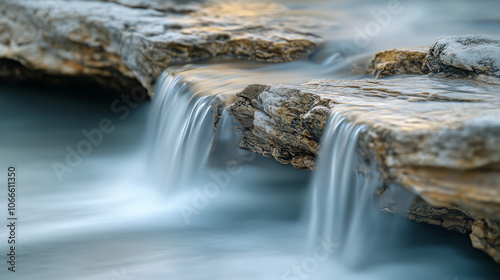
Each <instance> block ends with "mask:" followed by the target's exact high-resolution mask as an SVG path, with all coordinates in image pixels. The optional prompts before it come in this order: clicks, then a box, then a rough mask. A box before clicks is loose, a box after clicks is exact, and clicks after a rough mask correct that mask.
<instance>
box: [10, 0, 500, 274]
mask: <svg viewBox="0 0 500 280" xmlns="http://www.w3.org/2000/svg"><path fill="white" fill-rule="evenodd" d="M282 2H283V3H285V4H287V5H289V8H291V9H294V10H295V11H297V12H303V13H308V14H310V15H313V16H315V17H317V18H325V19H328V20H331V21H338V22H340V23H341V25H342V27H341V28H338V29H334V30H326V31H321V32H325V33H324V34H325V35H327V36H328V38H329V39H330V40H329V42H328V43H327V44H326V46H325V47H324V48H323V49H322V50H319V51H318V52H316V53H314V54H312V55H311V56H310V57H309V58H308V59H307V60H303V61H296V62H291V63H286V64H282V65H270V64H258V63H251V62H233V61H227V62H224V63H217V64H214V63H208V62H207V63H203V64H195V65H188V66H177V67H173V68H172V69H169V71H173V72H176V73H178V75H183V77H184V78H186V79H187V80H190V81H193V82H195V84H194V85H192V86H188V85H186V84H184V83H183V81H182V80H181V79H178V80H175V79H174V77H175V76H169V75H166V76H165V77H164V80H163V81H164V82H165V83H167V82H168V84H169V85H170V87H164V91H163V92H162V94H164V95H163V96H161V95H160V94H158V92H157V96H156V97H162V98H164V99H163V100H170V101H169V102H166V103H163V102H161V100H162V99H161V98H157V99H155V101H154V102H156V104H152V103H153V102H152V101H149V100H146V101H143V102H141V103H140V104H139V105H138V106H137V107H135V108H133V107H131V106H129V105H126V104H125V103H124V102H123V101H121V100H122V97H121V96H120V95H115V94H112V93H110V92H107V91H105V90H98V89H95V88H82V87H81V86H78V87H73V88H72V87H69V88H50V87H46V86H41V85H33V86H27V85H7V84H2V85H1V86H0V117H1V122H0V131H2V137H1V138H0V168H4V170H5V171H6V169H7V167H8V166H9V165H12V164H13V165H15V166H16V168H17V170H18V206H17V207H18V213H17V216H18V217H19V221H18V229H17V230H18V240H17V244H16V245H17V246H16V248H17V254H18V255H17V266H16V268H17V272H16V273H11V272H8V271H7V264H6V263H5V262H4V261H3V262H2V265H0V278H1V279H115V280H129V279H181V280H187V279H449V280H452V279H457V280H458V279H460V280H461V279H498V275H500V274H499V273H500V267H499V266H498V264H495V263H494V262H493V261H492V260H491V259H490V258H489V257H487V256H486V255H485V254H484V253H482V252H479V251H477V250H475V249H473V248H471V245H470V241H469V239H468V237H466V236H462V235H459V234H456V233H453V232H448V231H446V230H442V229H440V228H436V227H432V226H428V225H423V224H416V223H413V222H410V221H408V220H406V219H405V218H402V217H397V216H396V217H390V218H387V219H389V220H388V221H383V222H384V223H379V224H378V226H380V225H390V226H391V231H390V232H387V231H385V232H384V231H382V234H381V233H380V232H381V231H380V230H377V228H373V229H372V228H370V227H369V226H374V227H376V226H377V223H373V221H372V223H367V226H368V227H364V228H363V229H362V230H363V231H364V232H363V233H362V234H360V233H359V232H358V234H352V236H356V237H358V238H360V240H359V244H358V243H356V240H355V238H351V240H350V241H349V248H355V249H356V250H354V251H355V252H357V253H356V254H354V257H353V256H352V255H351V256H349V258H354V259H355V260H354V262H352V261H347V262H346V261H345V258H344V257H343V256H342V255H340V256H339V255H338V254H336V253H334V249H332V248H330V247H328V245H325V244H328V240H327V241H326V243H325V240H319V241H318V240H314V238H313V240H312V241H311V242H309V244H308V242H307V240H308V227H309V226H310V216H309V214H310V213H309V212H308V209H309V208H310V206H311V205H310V204H309V203H313V201H314V200H309V198H310V197H309V190H310V188H311V186H310V184H311V181H314V184H318V180H319V184H320V185H321V177H319V179H318V176H319V175H318V174H317V173H314V174H313V173H312V172H308V171H299V170H295V169H293V168H291V167H290V166H285V165H281V164H279V163H277V162H276V161H275V160H273V159H268V158H262V157H260V156H257V155H253V154H249V153H244V152H241V151H238V150H237V149H234V148H231V146H234V144H235V142H237V141H235V139H234V137H237V135H231V133H230V131H233V130H232V121H231V120H229V119H227V118H228V116H227V114H225V113H224V114H223V115H224V116H226V119H223V120H222V121H221V122H220V126H219V128H218V129H219V130H218V131H213V130H212V127H211V125H212V123H213V122H212V121H213V120H212V119H210V118H211V114H209V113H207V112H211V111H210V110H213V108H211V107H210V106H209V105H210V102H208V101H212V100H213V98H214V96H215V95H216V94H225V95H230V94H235V93H236V92H238V91H239V90H241V89H243V88H244V87H245V86H246V85H248V84H250V83H271V82H276V83H299V82H304V81H307V80H309V79H313V78H334V79H355V78H361V77H364V75H363V72H362V71H361V72H359V71H358V72H356V71H355V72H354V73H353V72H352V70H353V69H356V67H359V65H363V64H364V65H366V63H367V62H368V61H369V59H370V57H371V56H372V55H373V52H375V51H377V50H382V49H389V48H394V47H399V46H413V45H428V44H431V43H432V42H433V41H435V39H436V38H437V37H439V36H441V35H452V34H467V33H487V34H490V35H499V33H500V28H498V27H500V24H499V22H500V21H499V17H498V15H497V12H496V11H498V8H500V7H499V2H498V1H475V2H472V1H470V2H466V1H453V2H452V1H440V2H438V3H435V2H431V1H411V2H409V1H408V2H405V1H401V5H402V6H403V7H404V9H403V10H402V11H401V13H399V14H398V15H394V16H393V17H392V21H391V23H390V24H388V26H387V28H384V29H383V30H381V32H380V33H379V34H377V36H373V37H370V42H369V44H367V45H366V46H365V47H361V48H358V47H356V46H354V47H353V46H351V48H350V49H348V50H347V51H344V52H342V51H339V49H338V48H337V47H338V46H339V44H340V42H347V43H349V44H351V45H352V44H353V43H352V37H353V36H354V34H353V32H355V31H354V30H355V28H356V27H358V28H361V29H363V28H364V27H365V25H366V24H367V23H369V22H370V21H372V20H373V18H372V16H373V14H372V11H379V10H381V9H385V7H386V6H387V2H386V1H352V2H351V1H350V2H347V1H330V2H328V1H313V2H308V3H306V4H304V3H299V2H300V1H282ZM194 92H197V93H198V94H199V96H197V97H196V96H195V97H193V93H194ZM205 94H210V95H211V96H210V97H206V96H205V97H203V96H204V95H205ZM172 100H175V104H173V102H174V101H172ZM203 100H205V101H203ZM116 102H117V103H116ZM113 104H115V105H116V104H118V105H119V108H121V109H117V107H116V106H113ZM162 104H163V105H162ZM196 104H198V105H196ZM160 105H162V106H160ZM126 112H128V114H126ZM104 118H107V119H109V122H110V123H111V125H112V126H113V127H114V130H113V131H112V132H110V133H103V137H102V143H100V144H98V145H93V146H92V151H91V152H90V153H89V154H88V155H87V156H84V157H82V158H81V160H80V161H78V163H77V164H75V166H74V167H71V168H70V170H71V172H69V171H68V172H64V173H63V174H62V175H61V174H59V175H60V176H59V177H58V175H57V173H56V172H55V171H54V167H53V166H54V162H59V163H62V164H65V163H66V157H67V155H68V150H67V147H69V148H70V149H77V147H78V145H79V143H81V142H82V141H85V140H87V138H86V136H85V135H84V134H83V133H82V130H83V129H85V130H87V131H93V130H94V129H97V128H99V127H100V123H101V122H102V120H103V119H104ZM190 120H191V121H190ZM202 123H203V124H204V125H200V124H202ZM207 125H210V127H207ZM214 139H215V140H214ZM212 141H215V142H212ZM205 147H209V148H210V150H209V151H206V150H205ZM221 147H222V148H221ZM210 151H212V153H211V154H210ZM321 155H322V156H324V157H325V158H328V156H329V153H328V152H323V150H322V154H321ZM330 168H331V167H330ZM322 169H323V174H325V172H326V173H328V169H329V167H328V164H327V165H326V166H323V168H322ZM1 174H2V175H1V176H0V180H2V181H3V182H6V177H5V176H6V172H2V173H1ZM312 176H315V178H314V180H312V178H311V177H312ZM61 179H62V180H61ZM325 185H327V184H326V182H325ZM6 196H7V192H6V191H2V192H0V201H6ZM349 197H351V198H352V195H351V196H349ZM337 199H342V197H337ZM346 199H347V197H346ZM356 203H360V202H359V201H356V200H355V199H351V200H347V201H346V202H345V204H346V207H340V206H339V207H337V206H335V207H333V208H332V207H331V209H335V210H336V211H337V212H336V213H332V214H335V215H341V216H340V218H339V219H336V220H342V219H341V218H342V217H344V218H345V217H353V216H355V215H353V213H347V212H346V213H345V216H342V214H343V213H338V211H340V210H338V209H344V211H350V210H348V209H356V205H357V204H356ZM321 205H324V203H323V204H321ZM315 206H318V207H319V206H320V205H315ZM327 206H328V203H327ZM0 207H4V208H5V209H6V208H7V205H6V203H5V206H1V205H0ZM318 209H319V210H318V211H321V207H320V208H318ZM0 213H2V214H1V215H0V218H1V219H2V221H6V218H7V211H6V210H5V211H2V212H0ZM357 217H358V220H361V221H357V222H358V225H359V222H361V223H362V222H363V220H362V217H359V215H357ZM322 221H323V220H321V219H319V220H318V221H316V223H318V224H321V223H322ZM331 222H332V223H333V221H331ZM373 224H375V225H373ZM323 226H324V228H326V227H328V228H335V227H337V226H341V225H338V224H337V225H335V224H328V225H323ZM356 229H358V228H356ZM0 234H1V238H0V248H2V249H1V252H2V254H3V252H4V251H5V250H6V249H7V242H6V239H5V238H6V237H7V231H6V228H5V226H2V229H1V230H0ZM361 238H362V239H361ZM335 242H338V240H337V241H335ZM340 242H342V241H340ZM370 244H372V245H373V244H383V245H384V246H379V247H377V250H373V249H371V250H370V249H369V248H370V246H369V245H370ZM333 247H336V246H333ZM331 249H332V251H331V252H330V250H331ZM316 253H318V254H316ZM5 259H6V258H5Z"/></svg>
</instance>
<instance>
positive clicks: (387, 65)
mask: <svg viewBox="0 0 500 280" xmlns="http://www.w3.org/2000/svg"><path fill="white" fill-rule="evenodd" d="M428 52H429V48H428V47H420V48H401V49H393V50H388V51H383V52H378V53H377V54H376V55H375V58H374V59H373V60H372V62H371V64H370V66H369V67H368V71H367V74H370V75H371V76H373V77H375V78H382V77H387V76H394V75H403V74H416V75H424V74H427V73H428V70H427V67H425V66H424V65H425V63H424V59H425V56H426V55H427V53H428Z"/></svg>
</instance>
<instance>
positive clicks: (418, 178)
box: [228, 76, 500, 259]
mask: <svg viewBox="0 0 500 280" xmlns="http://www.w3.org/2000/svg"><path fill="white" fill-rule="evenodd" d="M499 93H500V86H499V85H494V84H485V83H480V82H477V81H471V80H456V79H446V78H438V77H428V76H412V77H405V78H393V79H378V80H371V79H366V80H349V81H335V80H315V81H310V82H307V83H303V84H300V85H251V86H249V87H247V88H246V89H245V90H243V91H242V92H240V93H239V94H238V98H237V99H236V101H235V102H234V103H233V104H231V105H230V106H229V108H228V109H229V110H230V111H231V112H232V113H233V115H234V116H235V117H236V119H237V120H238V121H239V122H240V123H241V124H242V126H243V128H244V137H243V138H242V139H241V143H240V147H241V148H243V149H247V150H250V151H253V152H257V153H261V154H263V155H264V156H268V157H274V158H276V159H277V160H278V161H279V162H282V163H287V164H292V165H294V166H295V167H297V168H300V169H313V168H314V166H315V163H316V161H315V157H316V156H317V155H318V151H319V139H320V138H321V133H322V131H323V128H324V126H325V123H326V120H327V118H328V114H329V113H331V112H341V113H342V114H343V115H344V116H345V117H346V118H347V119H348V120H349V121H351V122H353V123H355V124H360V125H361V124H362V125H366V126H368V127H369V129H368V131H367V132H365V133H363V134H362V135H361V136H360V142H359V147H360V153H361V154H362V156H363V157H367V158H374V159H375V160H376V162H377V169H378V170H379V171H380V173H381V175H382V179H383V182H384V185H391V186H393V185H396V186H400V187H403V188H405V189H407V190H409V191H410V192H412V193H414V194H416V195H418V196H419V197H420V198H421V199H422V200H421V201H420V202H418V201H417V202H415V204H414V205H413V206H412V207H411V208H410V212H409V213H410V214H409V215H410V218H412V219H414V220H416V221H423V222H428V223H431V224H436V225H441V226H443V227H445V228H448V229H453V230H456V231H459V232H462V233H471V232H473V233H474V232H476V233H475V234H473V236H475V237H474V238H476V241H475V246H476V247H477V248H481V249H483V250H485V251H486V252H487V253H489V254H490V255H492V256H493V257H494V258H496V259H498V256H500V251H499V250H497V249H498V246H497V245H495V244H497V243H494V242H497V241H496V240H497V239H495V238H493V239H491V238H486V237H484V236H486V235H488V236H490V235H492V234H493V233H491V232H494V230H495V229H497V227H495V225H496V222H495V221H499V220H500V94H499ZM480 219H489V220H491V221H492V222H491V223H487V225H488V228H485V227H482V226H481V225H483V224H481V223H479V224H478V223H477V221H478V220H480ZM474 221H476V222H474ZM473 223H474V225H475V226H473ZM484 225H486V224H484ZM489 225H492V226H489ZM476 227H479V228H481V230H482V231H484V234H483V233H481V231H479V229H475V228H476ZM492 240H493V241H494V242H493V241H492ZM492 242H493V243H492Z"/></svg>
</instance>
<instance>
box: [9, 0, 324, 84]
mask: <svg viewBox="0 0 500 280" xmlns="http://www.w3.org/2000/svg"><path fill="white" fill-rule="evenodd" d="M2 2H3V4H2V6H1V8H0V13H1V18H0V29H2V32H1V33H0V61H1V62H2V63H1V64H4V65H5V64H8V63H10V65H13V62H15V63H14V66H15V67H17V68H19V69H20V70H19V71H17V72H16V73H17V76H22V73H21V72H23V71H22V70H29V71H38V73H41V74H47V75H49V76H50V75H52V76H85V77H90V78H92V79H94V80H97V81H98V82H101V83H102V84H108V85H110V84H111V83H112V82H114V83H117V84H118V85H117V86H116V87H119V88H120V87H121V88H124V87H127V82H128V80H131V81H133V80H135V79H137V80H138V81H139V82H140V84H142V85H143V86H145V87H146V88H151V85H152V84H153V83H154V81H155V79H156V78H157V77H158V76H159V74H160V73H161V72H162V71H163V70H164V69H165V68H166V67H167V66H169V65H172V64H177V63H187V62H191V61H198V60H202V59H213V58H223V57H230V58H237V59H244V60H256V61H265V62H286V61H291V60H294V59H298V58H301V57H304V56H305V55H307V54H308V53H309V52H311V51H312V50H313V49H314V48H315V47H317V46H318V45H319V44H321V43H322V42H323V39H322V38H320V37H319V36H317V35H314V30H315V29H316V28H318V26H319V22H315V21H314V20H311V19H307V18H305V17H304V18H302V17H301V16H300V15H299V16H297V15H296V14H291V13H290V12H288V11H287V10H286V9H285V8H284V7H283V6H280V5H277V4H266V3H249V2H235V3H227V2H220V1H210V2H208V3H199V2H197V1H188V2H182V1H181V2H182V4H179V5H177V4H178V3H177V2H178V1H133V0H114V1H83V0H74V1H54V0H52V1H49V0H37V1H29V0H28V1H16V0H3V1H2ZM173 7H177V8H175V9H174V8H173ZM14 66H12V68H15V67H14ZM24 72H26V71H24ZM0 73H3V71H0ZM11 78H16V77H11ZM110 78H111V79H110ZM124 84H125V85H124Z"/></svg>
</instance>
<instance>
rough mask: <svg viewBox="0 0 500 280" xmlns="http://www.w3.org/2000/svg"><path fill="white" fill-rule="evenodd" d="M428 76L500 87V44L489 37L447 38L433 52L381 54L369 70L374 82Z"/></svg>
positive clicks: (417, 50)
mask: <svg viewBox="0 0 500 280" xmlns="http://www.w3.org/2000/svg"><path fill="white" fill-rule="evenodd" d="M428 73H431V74H433V75H438V76H443V77H449V78H469V79H476V80H479V81H482V82H487V83H494V84H500V80H499V79H498V78H500V40H498V39H496V38H493V37H491V36H487V35H465V36H445V37H441V38H439V39H438V40H437V42H436V43H434V44H433V45H432V46H431V47H430V48H425V47H419V48H402V49H393V50H388V51H383V52H378V53H377V54H376V55H375V58H374V59H373V60H372V62H371V64H370V66H369V67H368V70H367V74H369V75H371V76H373V77H375V78H382V77H387V76H394V75H412V74H417V75H424V74H428Z"/></svg>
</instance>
